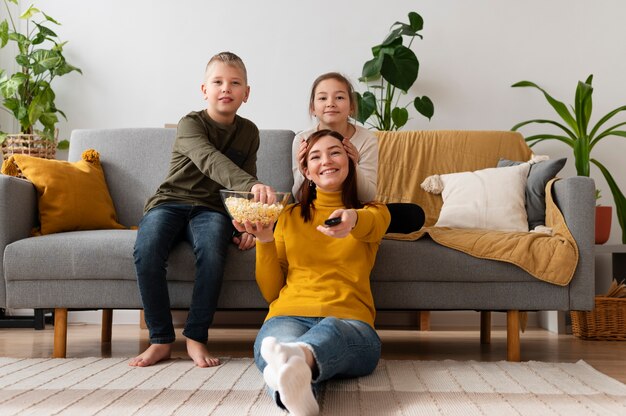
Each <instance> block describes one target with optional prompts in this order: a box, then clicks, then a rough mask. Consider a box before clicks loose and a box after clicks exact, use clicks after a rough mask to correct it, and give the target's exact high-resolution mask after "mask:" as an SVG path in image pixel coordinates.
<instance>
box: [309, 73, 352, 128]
mask: <svg viewBox="0 0 626 416" xmlns="http://www.w3.org/2000/svg"><path fill="white" fill-rule="evenodd" d="M311 112H312V113H313V115H314V116H315V117H317V118H318V120H319V121H320V122H321V123H322V124H323V125H324V126H339V125H341V124H342V123H346V122H347V121H348V118H349V117H350V113H351V112H352V103H351V101H350V93H349V92H348V88H347V86H346V85H345V84H344V83H343V82H341V81H339V80H336V79H334V78H329V79H325V80H324V81H322V82H320V83H319V84H318V85H317V87H316V88H315V94H314V99H313V108H312V109H311Z"/></svg>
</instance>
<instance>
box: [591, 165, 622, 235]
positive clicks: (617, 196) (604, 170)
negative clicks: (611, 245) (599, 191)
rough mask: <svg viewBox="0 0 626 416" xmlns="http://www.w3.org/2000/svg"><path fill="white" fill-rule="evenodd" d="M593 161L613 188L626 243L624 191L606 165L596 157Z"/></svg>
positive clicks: (618, 217)
mask: <svg viewBox="0 0 626 416" xmlns="http://www.w3.org/2000/svg"><path fill="white" fill-rule="evenodd" d="M591 163H593V164H594V165H596V166H597V167H598V169H600V171H601V172H602V175H604V179H605V180H606V183H607V184H608V185H609V188H610V189H611V193H612V194H613V200H614V201H615V213H616V214H617V219H618V221H619V225H620V227H621V229H622V244H626V198H625V197H624V194H623V193H622V191H620V189H619V186H618V185H617V183H616V182H615V179H613V176H611V173H610V172H609V171H608V169H607V168H606V167H604V165H603V164H602V163H600V162H598V161H597V160H595V159H591Z"/></svg>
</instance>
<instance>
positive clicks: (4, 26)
mask: <svg viewBox="0 0 626 416" xmlns="http://www.w3.org/2000/svg"><path fill="white" fill-rule="evenodd" d="M8 41H9V22H7V21H6V20H3V21H2V22H0V49H1V48H4V47H5V46H6V44H7V42H8Z"/></svg>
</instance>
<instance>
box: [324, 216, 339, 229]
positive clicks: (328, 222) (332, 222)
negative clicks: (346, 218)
mask: <svg viewBox="0 0 626 416" xmlns="http://www.w3.org/2000/svg"><path fill="white" fill-rule="evenodd" d="M339 223H341V217H335V218H329V219H327V220H326V221H324V224H325V225H326V226H327V227H332V226H334V225H337V224H339Z"/></svg>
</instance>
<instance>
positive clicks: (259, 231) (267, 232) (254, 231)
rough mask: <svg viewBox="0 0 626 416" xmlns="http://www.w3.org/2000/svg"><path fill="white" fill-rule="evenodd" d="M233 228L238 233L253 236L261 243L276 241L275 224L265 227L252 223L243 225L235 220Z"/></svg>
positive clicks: (258, 223) (248, 222) (247, 222)
mask: <svg viewBox="0 0 626 416" xmlns="http://www.w3.org/2000/svg"><path fill="white" fill-rule="evenodd" d="M233 226H234V227H235V229H236V230H237V231H241V232H246V233H248V234H251V235H253V236H254V237H256V239H257V240H259V241H260V242H261V243H269V242H270V241H274V224H267V225H263V224H262V223H260V222H256V223H252V222H250V221H246V222H244V223H243V224H242V223H240V222H237V221H235V220H233Z"/></svg>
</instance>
